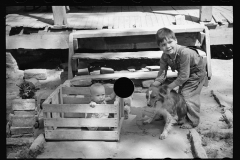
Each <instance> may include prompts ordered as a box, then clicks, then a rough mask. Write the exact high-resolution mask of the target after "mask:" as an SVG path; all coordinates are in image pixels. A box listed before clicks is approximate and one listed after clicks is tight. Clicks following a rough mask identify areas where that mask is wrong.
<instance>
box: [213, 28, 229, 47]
mask: <svg viewBox="0 0 240 160" xmlns="http://www.w3.org/2000/svg"><path fill="white" fill-rule="evenodd" d="M209 34H210V45H221V44H233V28H222V29H212V30H210V31H209Z"/></svg>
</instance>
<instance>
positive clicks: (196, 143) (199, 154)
mask: <svg viewBox="0 0 240 160" xmlns="http://www.w3.org/2000/svg"><path fill="white" fill-rule="evenodd" d="M189 135H190V140H191V143H192V147H193V150H194V153H195V154H196V158H208V157H207V154H206V151H205V150H204V148H203V147H202V141H201V137H200V136H199V134H198V132H197V131H196V130H195V129H191V130H190V133H189Z"/></svg>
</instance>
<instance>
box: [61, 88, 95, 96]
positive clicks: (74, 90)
mask: <svg viewBox="0 0 240 160" xmlns="http://www.w3.org/2000/svg"><path fill="white" fill-rule="evenodd" d="M62 94H81V95H91V93H90V90H89V87H62Z"/></svg>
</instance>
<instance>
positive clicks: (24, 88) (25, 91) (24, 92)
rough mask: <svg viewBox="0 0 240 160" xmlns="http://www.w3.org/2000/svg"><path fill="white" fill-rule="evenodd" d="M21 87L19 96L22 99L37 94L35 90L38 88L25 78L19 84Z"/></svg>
mask: <svg viewBox="0 0 240 160" xmlns="http://www.w3.org/2000/svg"><path fill="white" fill-rule="evenodd" d="M17 86H18V87H19V91H20V92H19V96H20V97H21V98H22V99H31V98H33V97H34V96H35V92H36V91H37V90H38V89H37V88H35V86H34V85H32V84H31V83H29V82H26V81H25V79H23V83H21V84H20V85H17Z"/></svg>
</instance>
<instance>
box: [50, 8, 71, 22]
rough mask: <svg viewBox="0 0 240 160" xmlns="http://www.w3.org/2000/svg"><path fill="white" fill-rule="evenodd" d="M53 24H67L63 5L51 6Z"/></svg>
mask: <svg viewBox="0 0 240 160" xmlns="http://www.w3.org/2000/svg"><path fill="white" fill-rule="evenodd" d="M52 10H53V18H54V25H56V26H62V25H68V23H67V16H66V7H65V6H52Z"/></svg>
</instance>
